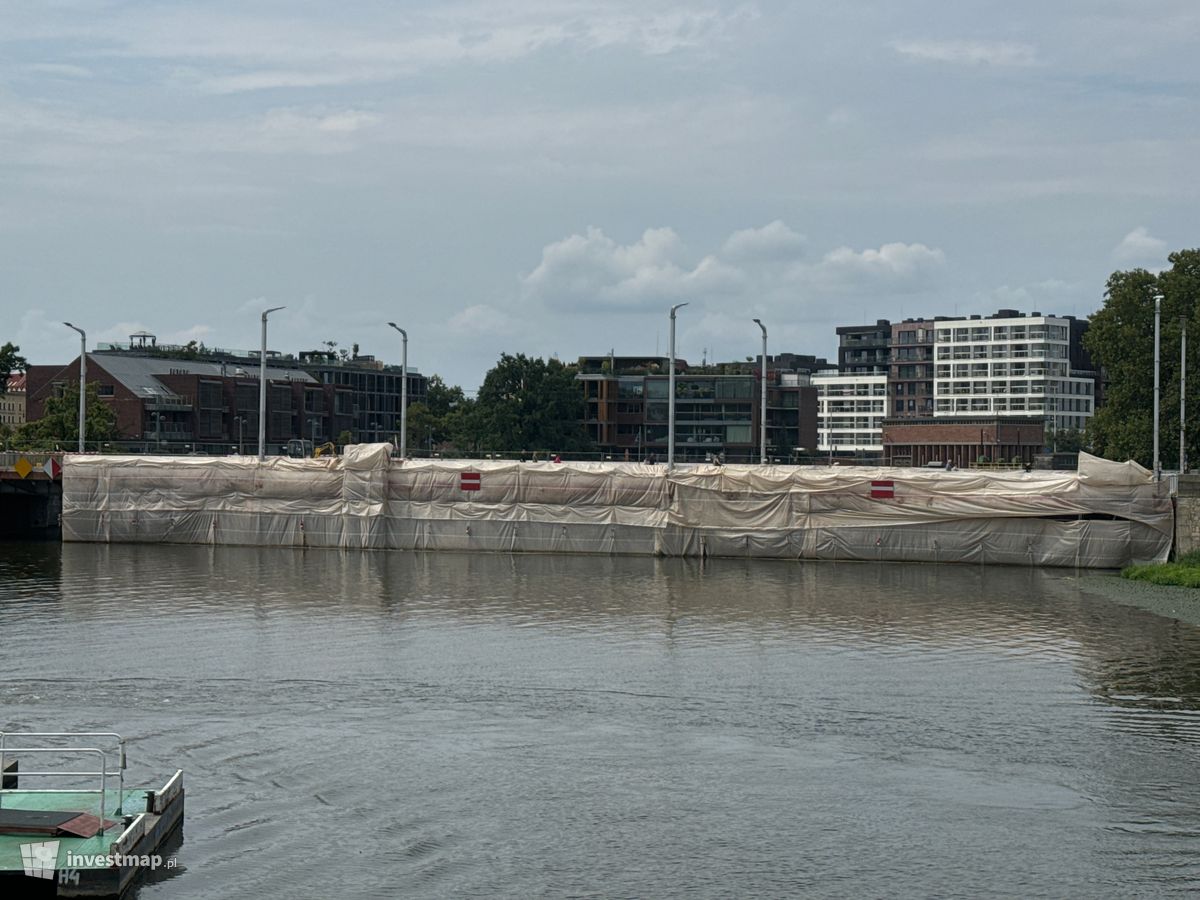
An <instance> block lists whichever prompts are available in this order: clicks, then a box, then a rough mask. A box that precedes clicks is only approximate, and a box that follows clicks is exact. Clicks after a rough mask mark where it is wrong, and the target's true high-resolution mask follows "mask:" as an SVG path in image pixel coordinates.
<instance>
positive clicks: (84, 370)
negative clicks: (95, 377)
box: [63, 322, 87, 453]
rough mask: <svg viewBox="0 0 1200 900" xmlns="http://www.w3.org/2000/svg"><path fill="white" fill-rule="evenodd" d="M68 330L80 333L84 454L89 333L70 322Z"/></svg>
mask: <svg viewBox="0 0 1200 900" xmlns="http://www.w3.org/2000/svg"><path fill="white" fill-rule="evenodd" d="M63 324H64V325H66V326H67V327H68V328H70V329H71V330H73V331H78V332H79V452H80V453H82V452H83V438H84V435H85V434H86V431H87V419H86V416H87V333H86V332H85V331H84V330H83V329H82V328H77V327H76V326H74V325H72V324H71V323H70V322H63Z"/></svg>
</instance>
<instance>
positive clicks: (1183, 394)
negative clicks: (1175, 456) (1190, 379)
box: [1179, 316, 1187, 475]
mask: <svg viewBox="0 0 1200 900" xmlns="http://www.w3.org/2000/svg"><path fill="white" fill-rule="evenodd" d="M1186 398H1187V316H1180V317H1179V474H1180V475H1183V474H1184V473H1185V472H1187V440H1186V438H1185V434H1186V429H1185V427H1184V426H1185V423H1186V421H1187V404H1186V403H1185V400H1186Z"/></svg>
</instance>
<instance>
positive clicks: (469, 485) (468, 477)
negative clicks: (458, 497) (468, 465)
mask: <svg viewBox="0 0 1200 900" xmlns="http://www.w3.org/2000/svg"><path fill="white" fill-rule="evenodd" d="M458 486H459V488H460V489H461V490H464V491H477V490H479V488H480V478H479V473H478V472H463V473H462V474H461V475H459V476H458Z"/></svg>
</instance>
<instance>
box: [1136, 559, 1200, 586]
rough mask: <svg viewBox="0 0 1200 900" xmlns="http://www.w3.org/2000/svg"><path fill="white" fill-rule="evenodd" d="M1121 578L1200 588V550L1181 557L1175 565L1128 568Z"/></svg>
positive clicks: (1162, 564)
mask: <svg viewBox="0 0 1200 900" xmlns="http://www.w3.org/2000/svg"><path fill="white" fill-rule="evenodd" d="M1121 577H1122V578H1132V579H1133V580H1135V581H1148V582H1150V583H1151V584H1165V585H1174V586H1176V587H1189V588H1200V550H1197V551H1194V552H1192V553H1189V554H1187V555H1186V556H1183V557H1180V558H1179V559H1178V560H1176V561H1175V562H1173V563H1156V564H1153V565H1148V566H1128V567H1127V568H1125V569H1124V570H1122V572H1121Z"/></svg>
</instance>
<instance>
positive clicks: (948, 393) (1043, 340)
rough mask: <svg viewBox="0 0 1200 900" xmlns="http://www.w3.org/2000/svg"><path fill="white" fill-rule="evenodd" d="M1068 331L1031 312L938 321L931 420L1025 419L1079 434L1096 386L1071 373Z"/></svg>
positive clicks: (1056, 320) (1067, 322)
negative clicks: (978, 417) (1028, 313)
mask: <svg viewBox="0 0 1200 900" xmlns="http://www.w3.org/2000/svg"><path fill="white" fill-rule="evenodd" d="M1005 312H1007V311H1005ZM1073 325H1074V326H1075V327H1076V329H1077V330H1078V326H1079V323H1078V322H1075V321H1074V320H1072V319H1068V318H1062V317H1059V316H1043V315H1039V314H1037V313H1034V314H1033V315H1031V316H1021V315H1016V314H1013V315H1011V316H1008V315H998V316H996V317H990V318H986V319H984V318H974V317H973V318H970V319H945V320H941V321H939V322H938V323H937V328H936V331H935V334H934V360H935V363H936V366H935V370H934V378H935V380H934V417H935V418H937V417H946V416H971V415H996V416H1030V417H1039V418H1043V419H1044V420H1045V423H1046V427H1047V429H1053V430H1055V431H1063V430H1066V429H1070V428H1079V429H1082V428H1083V427H1084V426H1085V425H1086V424H1087V421H1088V419H1090V418H1091V417H1092V414H1093V413H1094V412H1095V400H1096V396H1095V395H1096V380H1095V376H1094V373H1090V372H1083V371H1075V370H1072V368H1071V355H1072V354H1071V341H1072V334H1071V330H1072V326H1073ZM1076 340H1077V336H1076Z"/></svg>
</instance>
